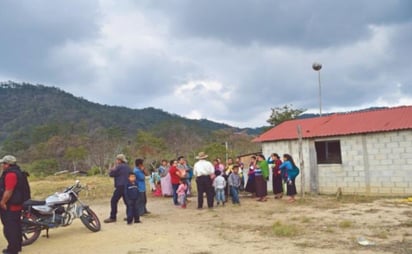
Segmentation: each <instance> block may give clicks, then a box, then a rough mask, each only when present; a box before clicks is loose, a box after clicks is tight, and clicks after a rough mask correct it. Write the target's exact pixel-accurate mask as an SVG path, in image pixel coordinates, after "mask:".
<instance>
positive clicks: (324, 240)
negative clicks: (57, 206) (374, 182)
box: [0, 196, 412, 254]
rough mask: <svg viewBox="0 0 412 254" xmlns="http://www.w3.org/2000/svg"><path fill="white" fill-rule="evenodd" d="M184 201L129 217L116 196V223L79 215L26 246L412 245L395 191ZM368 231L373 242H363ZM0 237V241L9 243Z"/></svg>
mask: <svg viewBox="0 0 412 254" xmlns="http://www.w3.org/2000/svg"><path fill="white" fill-rule="evenodd" d="M89 204H90V205H91V208H92V209H93V210H94V211H95V212H96V213H97V214H98V216H99V218H100V220H101V221H102V222H103V219H105V218H106V217H107V215H108V213H109V200H92V201H90V202H89ZM196 207H197V204H196V199H195V198H191V202H190V203H189V205H188V208H187V209H181V208H177V207H175V206H173V205H172V201H171V199H170V198H155V197H150V198H149V201H148V209H149V210H150V211H151V214H150V215H147V216H144V217H143V218H142V221H143V223H141V224H134V225H131V226H128V225H126V223H125V222H124V221H123V217H124V216H123V215H124V213H125V209H124V206H123V204H122V203H119V210H120V211H119V212H120V213H119V218H118V221H117V222H116V223H111V224H103V223H102V230H101V231H100V232H97V233H92V232H91V231H89V230H88V229H86V228H85V227H84V226H83V224H81V222H80V220H76V221H75V222H74V223H73V225H70V226H68V227H65V228H58V229H51V230H50V238H45V237H44V236H41V237H40V238H39V239H38V240H37V241H36V242H35V243H33V244H32V245H30V246H26V247H24V249H23V253H26V254H29V253H127V254H137V253H178V252H180V253H193V254H212V253H320V254H322V253H362V254H367V253H399V254H406V253H412V203H411V202H406V201H405V200H402V199H400V198H398V199H393V198H391V199H388V198H385V199H376V200H374V199H365V200H362V199H356V198H353V197H352V198H348V199H347V200H346V198H344V200H341V201H337V200H336V198H334V197H330V196H329V197H327V196H318V197H306V198H305V199H300V200H298V201H297V202H295V203H292V204H290V203H287V202H285V200H275V199H273V196H269V200H268V201H267V202H263V203H261V202H256V201H255V200H254V199H252V198H251V197H245V196H241V205H240V206H235V205H232V204H231V203H227V204H226V206H225V207H221V206H220V207H215V208H213V209H207V208H204V209H202V210H197V209H196ZM359 237H364V238H366V239H367V240H369V241H372V242H374V244H375V245H373V246H361V245H359V244H358V242H357V239H358V238H359ZM5 244H6V242H5V240H4V237H0V247H1V246H5Z"/></svg>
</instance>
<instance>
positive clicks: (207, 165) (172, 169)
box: [150, 152, 298, 209]
mask: <svg viewBox="0 0 412 254" xmlns="http://www.w3.org/2000/svg"><path fill="white" fill-rule="evenodd" d="M207 158H208V156H207V154H205V153H204V152H201V153H199V154H198V156H197V157H196V159H197V162H196V163H195V164H194V167H193V168H192V167H190V166H189V165H188V163H187V161H186V160H185V158H184V157H183V156H180V157H178V158H177V160H171V161H169V162H168V161H167V160H163V161H162V164H161V165H160V167H159V168H158V169H157V170H154V172H152V176H151V181H150V182H151V185H152V186H153V187H152V188H153V189H152V191H153V192H154V194H155V196H159V193H161V195H160V196H172V197H173V204H174V205H176V206H181V207H182V208H186V205H187V204H186V202H187V196H188V195H189V194H190V193H191V182H192V178H193V177H194V178H195V179H196V185H197V195H198V196H197V199H198V208H199V209H201V208H202V207H203V197H204V195H206V198H207V206H208V207H213V204H214V200H216V204H217V205H224V204H225V203H226V202H227V199H228V198H229V197H231V199H232V203H233V204H240V200H239V192H240V191H243V190H245V191H246V192H249V193H252V196H254V197H256V198H257V201H260V202H264V201H266V200H267V195H268V191H267V189H268V188H267V182H268V180H269V174H270V173H272V189H273V193H274V198H275V199H281V198H282V197H283V193H284V184H286V195H287V196H288V201H289V202H294V201H295V195H296V193H297V191H296V185H295V178H296V176H297V174H298V172H296V170H298V169H297V167H296V165H295V163H294V161H293V158H292V157H291V156H290V155H289V154H284V155H283V161H282V160H281V159H280V156H279V155H278V154H277V153H273V154H271V156H270V157H269V158H268V159H265V156H264V155H262V154H258V155H253V156H251V158H250V159H251V162H250V165H249V168H248V172H245V174H244V172H243V170H244V164H243V163H242V161H241V159H240V157H237V158H236V159H235V161H233V159H232V158H228V160H227V164H226V165H224V164H223V163H222V161H221V159H220V158H216V159H214V160H213V161H212V162H210V161H208V160H207ZM246 175H247V183H246V187H245V178H246Z"/></svg>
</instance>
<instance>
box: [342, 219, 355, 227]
mask: <svg viewBox="0 0 412 254" xmlns="http://www.w3.org/2000/svg"><path fill="white" fill-rule="evenodd" d="M338 226H339V227H340V228H351V227H352V226H353V222H352V221H350V220H343V221H341V222H339V224H338Z"/></svg>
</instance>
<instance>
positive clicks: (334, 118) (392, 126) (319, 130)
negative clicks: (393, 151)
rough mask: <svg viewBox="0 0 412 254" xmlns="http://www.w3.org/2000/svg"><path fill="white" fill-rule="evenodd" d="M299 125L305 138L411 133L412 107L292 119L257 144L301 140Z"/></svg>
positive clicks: (261, 136)
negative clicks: (299, 137) (397, 131)
mask: <svg viewBox="0 0 412 254" xmlns="http://www.w3.org/2000/svg"><path fill="white" fill-rule="evenodd" d="M298 125H300V126H301V129H302V137H303V138H314V137H330V136H343V135H353V134H361V133H372V132H386V131H395V130H408V129H412V106H401V107H394V108H386V109H377V110H371V111H360V112H351V113H337V114H333V115H328V116H322V117H315V118H307V119H296V120H290V121H286V122H283V123H281V124H279V125H278V126H275V127H273V128H272V129H270V130H268V131H267V132H265V133H263V134H262V135H260V136H259V137H257V138H255V139H254V140H253V141H254V142H267V141H275V140H290V139H297V138H298V134H297V126H298Z"/></svg>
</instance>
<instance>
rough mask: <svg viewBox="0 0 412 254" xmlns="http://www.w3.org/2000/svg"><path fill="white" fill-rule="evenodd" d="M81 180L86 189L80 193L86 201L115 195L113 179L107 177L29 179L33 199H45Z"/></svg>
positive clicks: (65, 176) (69, 176)
mask: <svg viewBox="0 0 412 254" xmlns="http://www.w3.org/2000/svg"><path fill="white" fill-rule="evenodd" d="M76 180H80V184H81V185H82V186H84V187H85V188H84V189H83V190H82V192H81V193H80V195H81V198H82V199H84V200H90V201H92V200H96V199H103V198H110V196H111V195H112V193H113V179H112V178H110V177H107V176H72V175H60V176H49V177H46V178H43V179H33V180H32V179H31V178H30V179H29V181H30V188H31V194H32V198H33V199H44V198H46V197H47V196H49V195H51V194H53V193H55V192H60V191H63V190H64V189H65V188H66V187H69V186H71V185H73V184H74V183H75V181H76Z"/></svg>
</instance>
